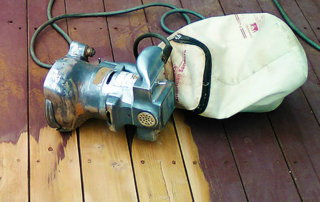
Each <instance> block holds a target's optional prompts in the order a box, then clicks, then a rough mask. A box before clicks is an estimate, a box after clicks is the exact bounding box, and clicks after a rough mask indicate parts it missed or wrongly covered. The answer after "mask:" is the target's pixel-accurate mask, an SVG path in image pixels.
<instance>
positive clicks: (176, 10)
mask: <svg viewBox="0 0 320 202" xmlns="http://www.w3.org/2000/svg"><path fill="white" fill-rule="evenodd" d="M54 2H55V0H50V2H49V4H48V9H47V16H48V21H47V22H45V23H44V24H42V25H41V26H40V27H39V28H38V29H37V30H36V31H35V33H34V34H33V36H32V38H31V42H30V54H31V57H32V59H33V60H34V62H35V63H36V64H37V65H39V66H41V67H44V68H48V69H50V68H51V66H52V65H50V64H46V63H43V62H41V61H40V60H39V59H38V58H37V56H36V54H35V51H34V45H35V41H36V38H37V36H38V35H39V33H40V32H41V31H42V30H43V29H44V28H46V27H47V26H48V25H51V26H52V27H53V28H54V29H55V30H56V31H57V32H58V33H59V34H61V36H63V37H64V38H65V40H66V41H67V42H68V43H69V44H70V43H71V42H72V39H71V38H70V37H69V36H68V34H67V33H65V32H64V31H63V30H62V29H61V28H60V27H59V26H58V25H57V24H56V23H55V22H56V21H58V20H61V19H64V18H84V17H109V16H115V15H119V14H125V13H130V12H133V11H137V10H140V9H144V8H148V7H154V6H162V7H167V8H171V9H172V10H170V11H168V12H166V13H165V14H163V16H162V17H161V27H162V29H163V30H164V31H166V32H167V33H169V34H172V33H173V32H174V31H172V30H170V29H169V28H168V27H167V26H166V25H165V23H164V21H165V18H166V17H168V16H169V15H171V14H173V13H181V14H182V15H183V17H184V18H185V20H186V22H187V24H190V23H191V21H190V18H189V17H188V16H187V15H186V14H185V13H189V14H192V15H195V16H197V17H199V18H200V19H205V17H204V16H202V15H201V14H199V13H197V12H195V11H191V10H188V9H179V8H177V7H176V6H173V5H171V4H167V3H150V4H145V5H141V6H136V7H133V8H129V9H125V10H119V11H112V12H98V13H71V14H64V15H59V16H56V17H53V18H52V15H51V10H52V6H53V4H54ZM273 2H274V4H275V5H276V7H277V8H278V9H279V11H280V13H281V15H282V16H283V18H284V20H285V21H286V23H287V24H288V25H289V26H290V27H291V29H292V30H293V31H294V32H295V33H296V34H298V35H299V36H300V37H301V38H302V39H303V40H305V41H306V42H307V43H309V44H310V45H311V46H312V47H314V48H315V49H317V50H320V46H319V45H318V44H316V43H315V42H313V41H312V40H310V39H309V38H308V37H307V36H306V35H304V34H303V33H302V32H301V31H300V30H299V29H298V28H297V27H296V26H295V25H294V24H293V23H292V22H291V20H290V19H289V17H288V16H287V15H286V13H285V11H284V9H283V8H282V6H281V4H280V3H279V2H278V1H277V0H273ZM146 37H156V38H159V39H160V40H162V41H164V43H165V44H166V47H167V48H166V51H165V52H166V53H164V55H165V56H166V57H165V58H163V60H164V62H165V61H166V60H167V57H168V54H170V52H171V49H172V48H170V47H169V46H170V43H169V41H168V40H167V39H166V38H165V37H163V36H161V35H160V34H156V33H147V34H144V35H142V36H140V37H138V38H137V40H136V41H135V43H134V47H133V52H134V55H135V57H137V56H138V44H139V42H140V41H141V40H142V39H144V38H146Z"/></svg>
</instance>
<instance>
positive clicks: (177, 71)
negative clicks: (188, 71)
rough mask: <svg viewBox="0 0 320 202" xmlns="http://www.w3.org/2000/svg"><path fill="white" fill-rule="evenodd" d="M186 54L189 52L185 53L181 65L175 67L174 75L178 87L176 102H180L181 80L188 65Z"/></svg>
mask: <svg viewBox="0 0 320 202" xmlns="http://www.w3.org/2000/svg"><path fill="white" fill-rule="evenodd" d="M186 52H187V50H184V51H183V60H182V62H181V63H180V64H179V66H177V65H174V66H173V73H174V76H175V86H176V89H175V90H176V96H175V100H176V102H179V95H178V94H179V83H180V79H181V76H182V74H183V71H184V69H185V68H186V63H187V60H186Z"/></svg>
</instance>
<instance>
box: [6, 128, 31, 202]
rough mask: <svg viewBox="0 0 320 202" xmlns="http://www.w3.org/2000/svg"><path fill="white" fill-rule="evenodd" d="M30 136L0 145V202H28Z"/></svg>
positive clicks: (25, 135)
mask: <svg viewBox="0 0 320 202" xmlns="http://www.w3.org/2000/svg"><path fill="white" fill-rule="evenodd" d="M27 138H28V134H27V133H26V132H23V133H22V134H20V138H19V140H18V142H16V143H15V144H12V143H11V142H8V143H5V142H2V143H0V201H5V202H11V201H12V202H13V201H28V171H27V170H28V152H27V151H28V146H27V141H28V140H27Z"/></svg>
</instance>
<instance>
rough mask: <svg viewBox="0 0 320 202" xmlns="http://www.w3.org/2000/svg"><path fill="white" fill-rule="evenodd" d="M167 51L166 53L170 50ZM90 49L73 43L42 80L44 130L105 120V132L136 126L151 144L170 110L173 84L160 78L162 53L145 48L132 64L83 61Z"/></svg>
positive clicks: (92, 52) (67, 128)
mask: <svg viewBox="0 0 320 202" xmlns="http://www.w3.org/2000/svg"><path fill="white" fill-rule="evenodd" d="M170 52H171V49H170ZM93 55H94V49H92V48H90V47H88V46H87V45H85V44H82V43H78V42H75V41H73V42H72V43H71V44H70V48H69V52H68V54H67V55H66V56H65V57H63V58H61V59H59V60H57V61H56V62H55V63H54V65H53V66H52V68H51V69H50V71H49V72H48V74H47V77H46V79H45V81H44V96H45V108H46V119H47V122H48V124H49V126H51V127H53V128H57V129H58V130H59V131H62V132H67V131H72V130H74V129H76V128H78V127H79V126H80V125H81V124H83V123H84V122H85V121H86V120H88V119H90V118H98V119H105V120H107V121H106V124H109V126H110V130H112V131H118V130H119V129H120V128H121V127H123V126H124V125H126V124H128V125H135V126H137V135H138V137H139V138H141V139H145V140H150V141H154V140H155V139H156V137H157V134H158V133H159V132H160V130H161V129H163V127H164V126H165V125H166V123H167V121H168V119H169V117H170V116H171V114H172V112H173V110H174V83H173V82H171V81H168V80H166V78H165V76H164V63H165V62H166V59H164V57H163V50H162V49H161V48H159V47H157V46H150V47H148V48H145V49H144V50H143V51H142V52H141V53H140V55H139V56H138V57H137V62H136V64H131V63H115V62H110V61H102V62H100V63H99V64H98V65H93V64H90V63H89V62H88V57H91V56H93Z"/></svg>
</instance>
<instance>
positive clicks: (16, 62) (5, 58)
mask: <svg viewBox="0 0 320 202" xmlns="http://www.w3.org/2000/svg"><path fill="white" fill-rule="evenodd" d="M17 4H19V5H21V6H19V7H17ZM0 15H1V19H0V27H1V32H0V39H1V40H0V51H1V53H0V82H1V86H0V93H1V95H0V108H1V110H0V201H28V133H27V131H28V128H27V127H28V119H27V106H28V105H27V88H28V87H27V84H28V83H27V79H28V74H27V66H26V63H27V54H26V52H27V47H28V46H27V24H26V1H25V0H16V1H3V2H1V3H0Z"/></svg>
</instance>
